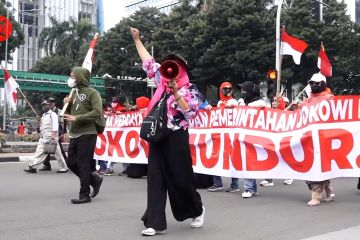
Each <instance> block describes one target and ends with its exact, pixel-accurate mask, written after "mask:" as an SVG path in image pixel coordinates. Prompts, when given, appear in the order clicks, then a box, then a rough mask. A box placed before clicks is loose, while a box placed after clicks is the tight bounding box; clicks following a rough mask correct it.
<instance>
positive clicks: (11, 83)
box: [0, 65, 19, 111]
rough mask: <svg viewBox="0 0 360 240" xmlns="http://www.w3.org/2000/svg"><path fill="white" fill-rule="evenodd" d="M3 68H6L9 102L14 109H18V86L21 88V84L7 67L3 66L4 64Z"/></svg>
mask: <svg viewBox="0 0 360 240" xmlns="http://www.w3.org/2000/svg"><path fill="white" fill-rule="evenodd" d="M0 66H1V65H0ZM1 68H2V69H3V70H4V88H5V93H6V97H7V102H8V104H9V106H10V107H11V108H12V109H13V110H14V111H16V103H17V88H19V85H18V84H17V82H16V81H15V79H14V78H13V77H12V76H11V75H10V73H9V72H8V71H7V70H6V69H5V68H3V67H2V66H1Z"/></svg>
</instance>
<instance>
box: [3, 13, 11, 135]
mask: <svg viewBox="0 0 360 240" xmlns="http://www.w3.org/2000/svg"><path fill="white" fill-rule="evenodd" d="M6 18H7V19H8V20H7V21H6V27H5V30H6V31H5V33H6V36H5V38H6V40H5V69H6V70H7V60H8V59H7V54H8V38H9V36H8V34H9V33H8V29H9V21H10V20H9V9H8V8H6ZM6 98H7V97H6V89H5V76H4V112H3V130H4V131H5V127H6V101H7V99H6Z"/></svg>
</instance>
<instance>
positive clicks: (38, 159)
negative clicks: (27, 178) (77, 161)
mask: <svg viewBox="0 0 360 240" xmlns="http://www.w3.org/2000/svg"><path fill="white" fill-rule="evenodd" d="M41 105H42V107H43V110H44V111H45V113H44V114H43V115H42V117H41V122H40V131H41V136H40V139H39V142H38V144H37V147H36V151H35V154H34V156H32V157H31V158H30V159H31V160H32V162H31V163H30V164H29V169H25V170H24V171H25V172H27V173H36V166H37V165H39V164H41V163H42V162H43V161H44V160H45V158H46V156H47V153H44V148H45V143H46V142H49V141H50V140H56V141H57V140H58V129H59V127H58V125H59V122H58V116H57V114H56V113H54V112H53V111H52V110H51V109H50V105H49V103H48V102H47V101H46V100H44V101H43V102H42V104H41ZM54 156H55V159H56V160H57V161H58V163H59V166H60V170H59V171H58V172H59V173H64V172H67V171H68V168H67V166H66V163H65V159H64V157H63V156H62V155H61V150H60V146H59V144H57V146H56V150H55V153H54Z"/></svg>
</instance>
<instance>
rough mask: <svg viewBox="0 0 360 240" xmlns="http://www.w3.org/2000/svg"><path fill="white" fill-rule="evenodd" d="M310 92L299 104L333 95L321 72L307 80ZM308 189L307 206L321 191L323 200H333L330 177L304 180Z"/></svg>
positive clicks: (317, 100)
mask: <svg viewBox="0 0 360 240" xmlns="http://www.w3.org/2000/svg"><path fill="white" fill-rule="evenodd" d="M308 83H309V85H310V88H311V94H310V97H309V98H308V99H306V100H305V101H303V102H302V103H301V105H304V104H308V103H317V102H321V101H322V100H329V99H332V98H333V97H334V95H333V94H332V93H331V90H330V88H328V87H327V84H326V77H325V76H324V75H322V74H321V73H315V74H314V75H312V77H311V79H310V80H309V81H308ZM306 184H307V185H308V188H309V190H310V191H311V200H310V201H309V202H308V203H307V205H308V206H317V205H319V204H320V199H321V193H322V192H323V191H325V195H326V196H325V198H324V201H325V202H330V201H332V200H333V197H334V196H335V194H333V188H332V187H331V186H330V179H328V180H324V181H306Z"/></svg>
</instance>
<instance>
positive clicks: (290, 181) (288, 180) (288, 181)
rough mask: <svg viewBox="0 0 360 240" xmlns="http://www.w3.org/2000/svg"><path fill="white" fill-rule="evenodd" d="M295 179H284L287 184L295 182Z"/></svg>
mask: <svg viewBox="0 0 360 240" xmlns="http://www.w3.org/2000/svg"><path fill="white" fill-rule="evenodd" d="M293 181H294V179H286V180H284V184H285V185H291V184H292V183H293Z"/></svg>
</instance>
